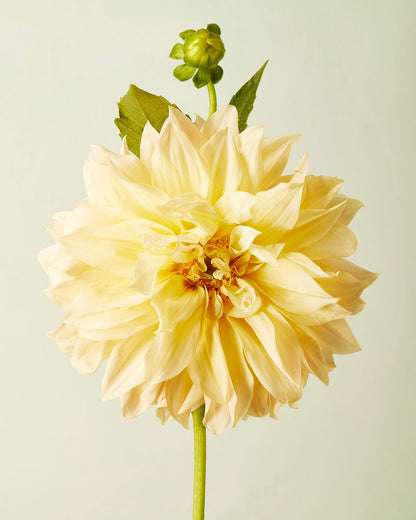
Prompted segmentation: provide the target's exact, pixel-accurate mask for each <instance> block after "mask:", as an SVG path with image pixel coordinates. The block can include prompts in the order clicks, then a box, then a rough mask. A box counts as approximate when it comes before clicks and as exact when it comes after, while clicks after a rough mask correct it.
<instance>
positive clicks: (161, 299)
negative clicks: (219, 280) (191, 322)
mask: <svg viewBox="0 0 416 520" xmlns="http://www.w3.org/2000/svg"><path fill="white" fill-rule="evenodd" d="M206 299H207V295H206V291H205V290H204V289H203V288H202V287H199V286H198V285H191V284H190V283H189V282H188V281H187V280H186V278H185V277H183V276H181V275H173V276H171V277H170V278H169V279H168V280H167V281H166V282H165V283H163V284H161V285H160V286H159V287H157V288H156V292H155V294H154V295H153V297H152V305H153V306H154V308H155V309H156V311H157V313H158V316H159V320H160V327H159V331H173V330H174V329H175V327H176V325H177V324H178V323H180V322H183V321H186V320H187V319H188V318H190V317H191V316H192V315H201V314H202V310H203V308H204V306H205V304H206Z"/></svg>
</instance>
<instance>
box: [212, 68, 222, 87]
mask: <svg viewBox="0 0 416 520" xmlns="http://www.w3.org/2000/svg"><path fill="white" fill-rule="evenodd" d="M209 71H210V73H211V79H212V82H213V83H214V85H215V84H216V83H218V82H219V81H220V80H221V78H222V75H223V74H224V70H223V68H222V67H220V65H217V66H216V67H214V68H212V69H210V70H209Z"/></svg>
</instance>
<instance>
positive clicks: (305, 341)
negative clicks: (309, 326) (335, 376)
mask: <svg viewBox="0 0 416 520" xmlns="http://www.w3.org/2000/svg"><path fill="white" fill-rule="evenodd" d="M297 334H298V337H299V343H300V346H301V348H302V350H303V353H304V355H305V359H306V361H307V363H308V368H309V369H310V371H311V372H313V373H314V374H315V375H316V377H317V378H318V379H320V380H321V381H322V382H323V383H324V384H325V385H328V384H329V375H328V366H327V363H326V361H325V357H324V355H323V354H322V351H321V349H320V347H319V345H318V343H316V341H315V340H314V339H313V338H312V337H311V336H309V335H308V334H306V333H305V332H303V331H301V330H300V329H298V330H297Z"/></svg>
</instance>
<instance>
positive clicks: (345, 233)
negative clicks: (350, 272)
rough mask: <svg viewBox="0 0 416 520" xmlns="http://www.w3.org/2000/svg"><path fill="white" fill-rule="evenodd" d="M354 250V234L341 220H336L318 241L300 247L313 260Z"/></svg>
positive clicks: (346, 253) (347, 254)
mask: <svg viewBox="0 0 416 520" xmlns="http://www.w3.org/2000/svg"><path fill="white" fill-rule="evenodd" d="M356 250H357V238H356V236H355V235H354V233H353V232H352V231H351V229H349V228H347V226H345V225H344V224H342V223H341V222H337V223H336V224H335V225H334V226H333V227H332V229H331V230H330V231H329V232H328V233H327V234H326V235H324V236H323V237H321V239H320V240H319V241H317V242H315V243H314V244H312V245H309V246H308V247H305V248H301V251H302V252H303V253H304V254H306V255H307V256H309V257H310V258H312V259H313V260H320V259H326V258H334V257H342V256H350V255H352V254H353V253H355V251H356Z"/></svg>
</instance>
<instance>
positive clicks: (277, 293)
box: [249, 257, 338, 314]
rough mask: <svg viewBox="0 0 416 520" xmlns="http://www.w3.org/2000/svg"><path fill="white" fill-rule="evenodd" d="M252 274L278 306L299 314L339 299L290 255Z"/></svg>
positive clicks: (261, 288)
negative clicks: (273, 265)
mask: <svg viewBox="0 0 416 520" xmlns="http://www.w3.org/2000/svg"><path fill="white" fill-rule="evenodd" d="M249 277H250V278H251V279H252V280H253V281H254V282H255V283H256V285H257V286H258V287H259V289H260V290H261V291H262V293H263V294H264V295H265V296H266V297H268V298H270V300H271V301H273V303H274V304H275V305H276V306H277V307H279V308H282V309H284V310H286V311H288V312H292V313H295V314H308V313H312V312H314V311H317V310H318V309H321V308H322V307H324V306H326V305H328V304H331V303H336V302H337V300H338V298H334V297H333V296H330V295H329V294H327V293H326V292H325V291H324V290H323V289H322V288H321V287H320V286H319V284H318V283H317V282H316V281H315V280H314V279H313V278H312V277H311V276H309V274H307V272H306V271H305V270H303V269H302V268H301V267H300V266H299V265H297V264H295V263H293V262H291V261H290V260H288V259H287V258H282V257H279V258H278V259H277V266H276V267H272V266H269V265H264V266H263V267H261V268H260V269H259V270H258V271H255V272H254V273H252V274H250V275H249Z"/></svg>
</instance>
